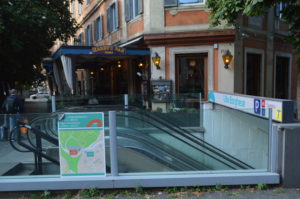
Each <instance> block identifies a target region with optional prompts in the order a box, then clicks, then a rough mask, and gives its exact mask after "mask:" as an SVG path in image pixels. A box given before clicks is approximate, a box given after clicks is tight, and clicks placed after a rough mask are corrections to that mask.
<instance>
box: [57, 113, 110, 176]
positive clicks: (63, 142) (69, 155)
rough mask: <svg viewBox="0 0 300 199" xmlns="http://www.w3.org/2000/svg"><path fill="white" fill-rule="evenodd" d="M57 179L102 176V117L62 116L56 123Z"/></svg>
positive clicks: (103, 160)
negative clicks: (59, 175)
mask: <svg viewBox="0 0 300 199" xmlns="http://www.w3.org/2000/svg"><path fill="white" fill-rule="evenodd" d="M58 136H59V154H60V174H61V176H94V175H97V176H105V175H106V163H105V136H104V114H103V113H64V114H63V115H62V116H61V117H60V119H59V121H58Z"/></svg>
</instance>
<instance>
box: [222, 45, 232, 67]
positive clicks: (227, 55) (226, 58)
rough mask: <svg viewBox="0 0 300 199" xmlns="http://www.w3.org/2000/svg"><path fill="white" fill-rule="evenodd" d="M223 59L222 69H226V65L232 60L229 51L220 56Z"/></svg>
mask: <svg viewBox="0 0 300 199" xmlns="http://www.w3.org/2000/svg"><path fill="white" fill-rule="evenodd" d="M222 58H223V62H224V64H225V65H224V68H225V69H228V68H229V67H228V65H229V64H230V63H231V60H232V58H233V56H232V55H231V53H230V51H229V50H226V52H225V53H224V54H223V56H222Z"/></svg>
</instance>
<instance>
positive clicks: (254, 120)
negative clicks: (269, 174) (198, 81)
mask: <svg viewBox="0 0 300 199" xmlns="http://www.w3.org/2000/svg"><path fill="white" fill-rule="evenodd" d="M189 95H191V96H193V95H192V94H189ZM185 96H186V95H176V96H173V97H172V99H174V101H171V102H170V103H166V107H165V109H162V110H161V111H157V110H152V109H149V110H146V109H145V108H142V106H140V105H139V106H132V105H134V104H137V105H138V104H143V103H144V102H143V101H144V99H145V98H144V97H145V96H141V95H136V96H129V105H130V106H129V107H128V108H129V109H128V110H125V109H124V105H123V100H124V96H115V97H111V96H110V98H108V96H106V97H107V98H105V97H103V98H100V97H99V96H97V98H98V99H99V100H103V101H104V100H107V102H110V103H111V104H110V105H100V104H98V105H78V104H77V105H75V106H69V107H66V108H65V109H64V112H104V113H105V127H106V129H105V139H106V163H107V165H106V166H107V173H110V157H109V131H108V125H109V123H108V114H107V111H108V110H117V135H118V137H117V139H118V142H117V144H118V161H119V162H118V163H119V170H120V172H121V173H131V174H133V173H137V174H142V173H145V172H152V173H153V172H156V173H157V172H158V173H160V174H165V173H166V172H202V173H205V172H210V173H211V172H242V171H245V172H249V171H251V172H255V171H267V168H268V157H269V151H268V149H269V143H268V140H269V134H268V132H269V129H268V120H266V119H263V118H259V117H257V116H252V115H250V114H247V113H246V112H247V110H242V111H237V110H233V109H229V108H225V107H221V106H217V105H216V106H215V107H214V108H213V109H212V108H209V107H210V104H207V105H203V106H204V107H206V108H205V109H201V111H200V109H199V101H197V102H195V101H194V102H191V101H186V102H184V103H182V104H180V106H179V105H178V104H179V102H181V101H184V100H183V99H184V97H185ZM197 96H199V95H196V94H195V95H194V97H195V99H197V98H196V97H197ZM66 99H67V100H66ZM64 100H65V102H68V103H69V104H68V105H74V104H75V103H79V102H78V101H80V98H78V99H77V98H64ZM68 100H69V101H68ZM74 101H75V102H74ZM72 103H73V104H72ZM113 103H115V104H113ZM171 104H173V105H172V106H171ZM248 111H249V110H248ZM59 114H60V113H57V114H50V113H49V114H38V113H37V114H23V115H15V116H14V117H12V116H9V115H0V123H1V125H0V135H1V136H0V138H1V140H2V142H1V146H0V165H1V167H0V168H1V169H0V170H1V175H2V176H3V177H7V176H38V175H56V176H59V173H60V172H59V162H58V160H59V155H58V141H57V122H58V118H59V116H60V115H59ZM16 119H22V121H24V122H26V123H28V124H29V125H30V126H31V127H32V128H31V129H27V130H26V129H19V128H18V129H15V130H14V131H12V132H13V133H10V134H9V131H8V129H11V127H10V124H12V123H13V122H11V120H16ZM10 138H11V139H14V140H15V141H10ZM38 148H39V149H41V151H40V152H42V153H43V157H42V158H41V157H39V156H38V155H37V153H36V154H35V153H33V151H35V150H37V149H38ZM25 151H30V152H25Z"/></svg>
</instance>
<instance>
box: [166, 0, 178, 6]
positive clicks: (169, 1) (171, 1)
mask: <svg viewBox="0 0 300 199" xmlns="http://www.w3.org/2000/svg"><path fill="white" fill-rule="evenodd" d="M170 6H178V0H165V7H170Z"/></svg>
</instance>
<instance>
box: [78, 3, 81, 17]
mask: <svg viewBox="0 0 300 199" xmlns="http://www.w3.org/2000/svg"><path fill="white" fill-rule="evenodd" d="M81 14H82V4H81V3H79V2H78V15H79V16H80V15H81Z"/></svg>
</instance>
